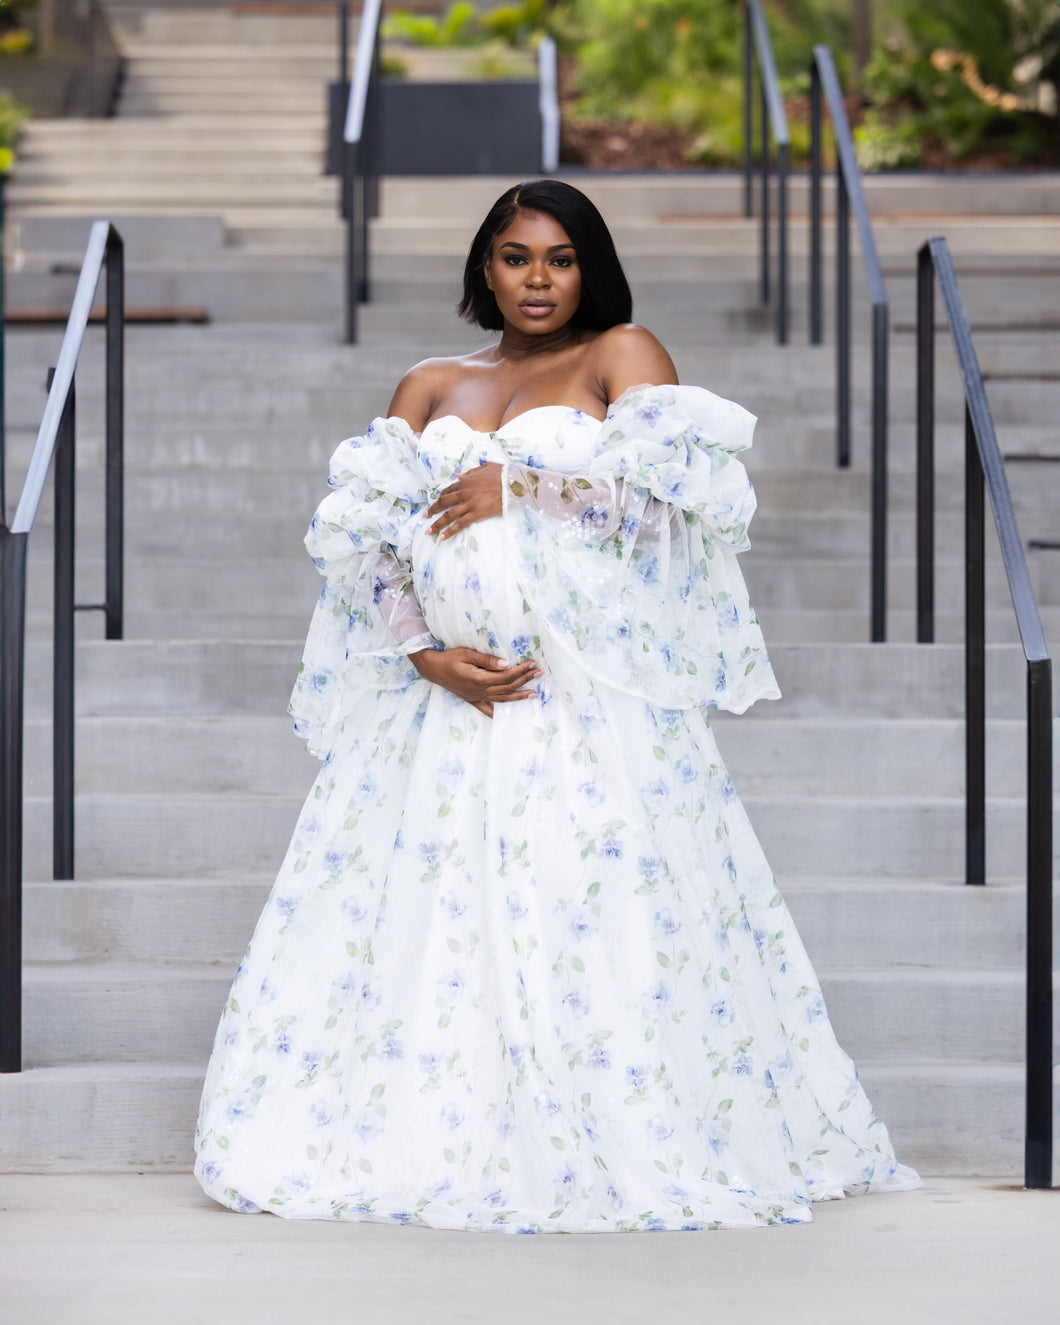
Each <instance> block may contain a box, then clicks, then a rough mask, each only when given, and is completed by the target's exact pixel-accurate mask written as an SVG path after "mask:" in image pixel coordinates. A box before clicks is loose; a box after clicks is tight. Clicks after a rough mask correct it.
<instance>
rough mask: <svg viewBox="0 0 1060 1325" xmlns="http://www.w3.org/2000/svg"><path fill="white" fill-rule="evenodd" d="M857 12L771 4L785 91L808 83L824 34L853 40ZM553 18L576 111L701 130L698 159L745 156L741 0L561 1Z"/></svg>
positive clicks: (795, 134)
mask: <svg viewBox="0 0 1060 1325" xmlns="http://www.w3.org/2000/svg"><path fill="white" fill-rule="evenodd" d="M848 11H849V5H848V3H847V0H783V2H782V0H776V2H775V3H767V4H766V13H767V18H768V23H769V31H770V37H771V40H772V44H773V51H774V55H775V57H776V62H777V70H778V72H779V74H780V80H781V90H782V92H783V93H784V95H785V98H787V97H793V96H794V97H797V96H798V95H799V94H800V93H804V92H805V90H806V89H807V88H808V82H807V76H806V71H807V69H808V67H809V62H810V57H811V54H812V49H813V46H814V44H815V43H816V42H827V43H829V44H830V45H832V46H833V48H834V49H836V51H837V52H842V51H845V50H846V48H847V47H848V46H849V43H850V20H849V12H848ZM550 26H551V29H552V31H553V32H554V33H555V35H556V37H557V39H558V40H559V42H560V45H561V48H562V49H563V50H564V51H565V52H566V53H567V54H568V55H570V56H571V57H572V58H573V60H574V62H575V66H576V72H575V75H574V87H575V91H576V93H577V100H576V102H575V104H574V106H573V108H572V110H573V113H574V114H575V116H577V117H578V118H583V119H586V120H611V121H617V122H622V121H627V122H628V121H632V120H645V121H648V122H651V123H654V124H661V125H664V126H666V127H667V128H672V129H676V130H680V131H683V132H690V133H693V134H694V135H695V136H694V139H693V144H692V148H691V150H690V153H689V159H690V160H693V161H697V162H701V163H703V164H710V165H723V164H727V163H732V162H735V161H737V160H739V159H740V155H741V152H742V143H743V125H742V104H743V103H742V95H741V68H742V57H741V51H742V42H743V35H742V34H743V17H742V13H741V6H740V5H739V4H737V3H735V2H734V0H560V3H558V4H557V5H556V6H555V7H554V9H553V11H552V18H551V24H550ZM838 59H839V63H840V65H841V66H842V65H843V63H844V60H843V56H842V55H839V56H838ZM790 129H791V135H792V151H793V155H795V156H796V157H798V156H802V155H805V154H806V152H807V151H808V145H809V143H808V129H807V128H806V126H805V124H804V123H802V122H801V121H800V120H799V119H796V120H794V121H793V122H792V123H791V125H790Z"/></svg>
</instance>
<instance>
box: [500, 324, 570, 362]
mask: <svg viewBox="0 0 1060 1325" xmlns="http://www.w3.org/2000/svg"><path fill="white" fill-rule="evenodd" d="M580 339H581V337H580V335H579V333H578V328H577V327H572V326H571V325H570V323H569V322H568V323H565V324H564V325H563V326H562V327H557V328H556V330H555V331H548V332H543V333H541V334H540V335H531V334H529V333H527V332H525V331H520V330H519V329H518V327H513V326H512V325H511V323H510V322H505V324H504V330H503V331H502V332H501V339H500V344H499V345H498V346H497V357H498V358H499V359H512V360H516V361H517V360H519V359H530V358H533V356H534V355H538V354H549V353H551V352H553V351H555V350H565V349H566V348H567V347H568V346H570V345H576V344H577V343H578V341H579V340H580Z"/></svg>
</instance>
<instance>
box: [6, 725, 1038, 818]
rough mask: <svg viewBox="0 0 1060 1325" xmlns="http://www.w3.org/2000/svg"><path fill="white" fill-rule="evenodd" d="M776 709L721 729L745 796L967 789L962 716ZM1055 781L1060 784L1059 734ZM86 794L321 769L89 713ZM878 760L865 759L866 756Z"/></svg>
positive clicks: (283, 753) (996, 748)
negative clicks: (818, 714)
mask: <svg viewBox="0 0 1060 1325" xmlns="http://www.w3.org/2000/svg"><path fill="white" fill-rule="evenodd" d="M784 707H785V706H784V705H782V704H781V705H776V706H774V709H775V711H776V716H773V714H772V713H770V715H769V718H768V720H763V721H760V722H754V723H742V722H739V721H738V720H735V719H732V718H731V717H724V718H719V720H718V721H717V722H716V724H715V726H716V729H717V731H718V734H719V738H718V739H719V744H720V745H721V747H722V754H723V756H724V757H725V762H726V765H727V767H728V769H729V771H730V773H731V774H732V776H733V779H734V781H735V783H736V785H737V787H738V788H739V790H740V791H741V793H743V794H751V795H756V794H777V793H780V792H783V791H784V790H786V789H790V788H792V787H795V788H797V789H798V790H799V791H800V792H801V793H802V794H804V795H814V796H835V795H843V794H851V793H854V794H857V795H860V796H879V797H881V798H885V797H887V796H889V795H892V794H893V793H894V790H895V788H899V787H900V788H901V789H902V792H903V793H904V794H905V795H918V794H919V795H925V796H940V795H941V796H959V795H961V794H962V792H963V789H964V724H963V723H961V722H959V721H956V720H948V721H939V720H931V719H910V720H902V719H894V718H889V719H886V720H877V721H873V720H871V719H856V718H852V719H845V720H844V719H835V720H832V721H829V720H824V719H810V718H788V717H785V716H783V713H784ZM50 730H51V728H50V724H49V723H48V722H47V721H44V720H40V719H35V720H33V721H32V722H30V723H29V724H28V725H27V728H26V735H25V739H26V787H27V791H28V792H30V793H31V794H36V795H41V796H46V795H49V794H50V787H51V752H50ZM1056 736H1057V738H1058V739H1057V740H1056V742H1055V747H1054V759H1055V770H1054V780H1055V781H1056V782H1057V784H1058V785H1060V730H1058V731H1057V733H1056ZM987 741H988V746H989V763H988V768H987V773H988V782H987V789H988V792H989V794H990V795H991V796H1017V797H1018V796H1019V795H1021V794H1022V793H1023V790H1024V783H1025V778H1026V736H1025V728H1024V724H1023V723H1022V722H1019V721H1018V720H1015V719H994V720H993V721H992V722H991V723H990V725H989V727H988V731H987ZM76 749H77V790H78V793H79V794H81V793H92V792H106V793H109V794H117V793H141V792H152V793H166V794H176V795H180V794H187V793H194V792H196V791H204V792H205V791H214V792H217V793H218V794H219V795H221V794H227V793H228V792H235V793H237V794H240V795H245V794H251V795H277V794H282V795H288V796H295V795H302V794H304V792H305V789H306V787H307V785H308V782H309V780H310V779H311V778H312V776H314V775H315V767H314V764H313V761H311V760H309V759H306V760H303V759H302V758H301V757H300V753H301V749H300V743H299V742H297V741H295V740H293V739H292V734H291V722H290V720H289V719H288V718H287V717H286V716H283V715H280V714H277V715H275V716H268V717H266V716H260V717H233V718H224V717H200V718H193V717H183V716H174V717H147V716H135V717H118V716H110V717H105V718H102V717H95V718H80V719H79V720H78V723H77V731H76ZM866 751H871V752H872V758H871V759H869V760H866V758H865V752H866Z"/></svg>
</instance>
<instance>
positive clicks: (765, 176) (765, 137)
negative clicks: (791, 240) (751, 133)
mask: <svg viewBox="0 0 1060 1325" xmlns="http://www.w3.org/2000/svg"><path fill="white" fill-rule="evenodd" d="M759 84H760V90H761V94H762V95H761V105H760V106H759V111H760V113H761V116H762V140H761V141H762V155H761V159H760V160H759V173H760V176H761V185H762V210H761V213H760V220H759V229H760V236H761V237H760V242H759V248H758V261H759V269H760V272H761V283H762V293H761V299H762V303H763V304H768V303H769V295H770V290H769V283H770V282H769V107H768V105H767V103H766V80H765V79H764V78H763V77H762V76H761V74H759Z"/></svg>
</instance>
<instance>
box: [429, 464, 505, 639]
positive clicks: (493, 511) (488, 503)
mask: <svg viewBox="0 0 1060 1325" xmlns="http://www.w3.org/2000/svg"><path fill="white" fill-rule="evenodd" d="M503 468H504V466H503V465H498V464H497V462H496V461H494V460H490V461H488V462H487V463H486V464H484V465H478V466H476V468H474V469H469V470H468V471H467V472H466V473H464V474H461V475H460V477H459V478H458V479H457V480H456V482H455V483H450V484H449V486H448V487H447V488H443V489H442V490H441V492H440V493H439V494H438V496H437V497H436V498H435V500H434V502H433V503H432V504H431V505H430V506H428V507H427V518H428V519H432V518H433V517H434V516H437V517H438V519H436V520H435V521H434V524H432V525H431V527H430V529H428V531H427V532H428V533H429V534H440V535H441V537H442V538H451V537H452V536H453V534H455V533H457V532H458V531H459V530H461V529H466V528H467V526H468V525H469V524H474V523H475V521H476V520H489V519H492V517H493V516H495V515H500V514H502V512H503V509H504V507H503V505H502V501H501V470H502V469H503ZM480 656H483V657H484V656H485V655H480Z"/></svg>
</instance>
